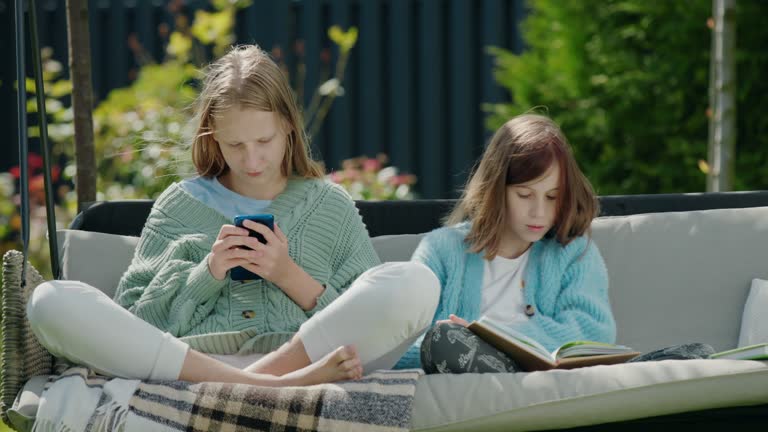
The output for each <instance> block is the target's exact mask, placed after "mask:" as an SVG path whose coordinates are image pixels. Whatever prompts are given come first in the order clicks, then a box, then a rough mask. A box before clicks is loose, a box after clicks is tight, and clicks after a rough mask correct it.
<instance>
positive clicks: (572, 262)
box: [398, 114, 616, 373]
mask: <svg viewBox="0 0 768 432" xmlns="http://www.w3.org/2000/svg"><path fill="white" fill-rule="evenodd" d="M597 214H598V202H597V198H596V196H595V194H594V192H593V190H592V187H591V186H590V184H589V181H588V180H587V179H586V178H585V177H584V175H583V174H582V173H581V171H580V170H579V167H578V165H577V164H576V161H575V160H574V157H573V154H572V152H571V149H570V147H569V145H568V142H567V141H566V139H565V136H564V135H563V133H562V132H561V131H560V128H559V127H558V126H557V125H556V124H555V123H554V122H553V121H552V120H550V119H549V118H546V117H544V116H541V115H534V114H525V115H521V116H518V117H515V118H513V119H511V120H509V121H508V122H506V123H505V124H504V125H503V126H501V128H499V130H498V131H497V132H496V133H495V134H494V136H493V138H492V139H491V141H490V144H489V145H488V147H487V148H486V150H485V152H484V154H483V156H482V159H481V160H480V162H479V165H478V166H477V168H476V169H475V171H474V173H473V174H472V176H471V177H470V180H469V182H468V184H467V186H466V188H465V190H464V192H463V195H462V197H461V199H460V200H459V202H458V203H457V205H456V207H455V209H454V210H453V212H452V213H451V214H450V215H449V216H448V217H447V219H446V222H445V225H446V226H445V227H443V228H439V229H437V230H435V231H432V232H431V233H429V234H427V235H426V236H425V237H424V239H423V240H422V241H421V243H420V244H419V246H418V248H417V249H416V251H415V252H414V255H413V258H412V260H413V261H416V262H421V263H424V264H425V265H426V266H427V267H429V268H430V269H431V270H432V271H433V272H434V273H435V275H436V276H437V278H438V279H439V280H440V285H441V294H440V302H439V305H438V308H437V311H436V313H435V316H434V318H433V321H434V323H435V325H434V326H433V327H432V328H431V329H430V330H429V331H428V332H427V333H426V335H425V336H424V337H423V338H422V340H423V341H422V340H420V341H418V342H417V343H416V344H414V345H413V346H412V347H411V349H410V350H409V351H408V353H407V354H406V355H405V356H404V357H403V359H402V360H401V361H400V362H399V364H398V366H399V367H416V366H419V365H421V366H422V367H423V368H424V369H425V371H426V372H427V373H462V372H511V371H516V370H517V367H516V365H515V364H514V362H513V361H512V360H510V359H509V358H508V357H507V356H506V355H504V354H503V353H501V352H499V351H498V350H496V349H494V348H492V347H491V346H490V345H489V344H488V343H486V342H484V341H483V340H481V339H479V338H477V337H476V336H475V335H474V334H473V333H472V332H470V331H469V330H467V329H466V328H465V327H466V326H467V325H468V323H467V320H469V321H472V320H475V319H478V318H479V317H480V316H482V315H484V316H487V317H489V318H493V319H494V320H495V321H497V322H501V323H503V324H505V325H508V326H510V327H512V328H514V329H515V330H517V331H519V332H521V333H523V334H525V335H527V336H529V337H531V338H533V339H535V340H537V341H538V342H540V343H541V344H542V345H544V346H545V347H547V348H548V349H550V350H552V349H554V348H555V347H557V346H559V345H561V344H562V343H564V342H567V341H571V340H580V339H588V340H594V341H603V342H614V339H615V337H616V325H615V322H614V319H613V315H612V313H611V307H610V303H609V300H608V275H607V272H606V268H605V264H604V262H603V259H602V257H601V256H600V252H599V251H598V249H597V247H596V246H595V244H594V243H593V242H591V241H590V239H589V227H590V223H591V222H592V219H593V218H595V217H596V216H597Z"/></svg>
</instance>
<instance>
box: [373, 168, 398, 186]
mask: <svg viewBox="0 0 768 432" xmlns="http://www.w3.org/2000/svg"><path fill="white" fill-rule="evenodd" d="M396 175H397V168H395V167H393V166H388V167H386V168H384V169H382V170H381V171H379V174H378V176H377V177H378V179H379V181H380V182H382V183H386V182H387V181H388V180H389V179H390V178H392V177H394V176H396Z"/></svg>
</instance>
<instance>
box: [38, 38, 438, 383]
mask: <svg viewBox="0 0 768 432" xmlns="http://www.w3.org/2000/svg"><path fill="white" fill-rule="evenodd" d="M196 121H197V125H198V127H197V133H196V135H195V138H194V140H193V142H192V150H191V151H192V160H193V162H194V165H195V168H196V170H197V173H198V176H197V177H194V178H190V179H186V180H184V181H182V182H180V183H175V184H173V185H171V186H170V187H168V189H167V190H165V191H164V192H163V194H162V195H161V196H160V197H159V198H158V199H157V200H156V201H155V203H154V206H153V208H152V211H151V213H150V215H149V218H148V220H147V222H146V225H145V226H144V229H143V231H142V234H141V238H140V240H139V244H138V247H137V249H136V252H135V255H134V258H133V261H132V262H131V265H130V266H129V267H128V269H127V270H126V272H125V274H124V275H123V277H122V279H121V280H120V283H119V285H118V287H117V291H116V293H115V297H114V300H113V299H110V298H109V297H107V296H106V295H105V294H103V293H102V292H101V291H100V290H98V289H97V288H94V287H91V286H89V285H87V284H84V283H81V282H76V281H52V282H48V283H45V284H43V285H41V286H39V287H38V288H37V289H36V290H35V292H34V295H33V296H32V298H31V300H30V302H29V304H28V308H27V309H28V310H27V312H28V317H29V320H30V322H31V324H32V328H33V331H34V332H35V334H36V335H37V337H38V339H39V340H40V341H41V342H42V344H43V345H44V346H45V347H46V348H48V349H49V350H50V351H51V352H52V353H53V354H54V355H57V356H61V357H64V358H66V359H69V360H70V361H73V362H75V363H79V364H84V365H87V366H89V367H91V368H94V369H96V370H97V371H100V372H102V373H104V374H107V375H113V376H119V377H124V378H140V379H167V380H175V379H180V380H185V381H195V382H200V381H218V382H235V383H248V384H256V385H265V386H283V385H309V384H316V383H322V382H329V381H336V380H342V379H353V378H359V377H360V376H361V375H362V374H363V373H364V371H368V370H373V369H377V368H388V367H391V366H392V365H394V364H395V362H396V361H397V360H398V359H399V358H400V356H401V355H402V354H403V352H405V350H406V349H407V348H408V346H409V345H411V344H412V343H413V341H414V340H415V339H416V337H418V335H419V334H420V333H421V332H423V331H424V330H425V329H426V328H427V327H428V325H429V324H430V318H431V317H432V315H433V313H434V310H435V308H436V306H437V298H438V293H439V285H438V282H437V279H436V277H435V276H434V275H433V274H432V272H431V271H430V270H429V269H428V268H427V267H426V266H424V265H423V264H419V263H393V264H384V265H379V259H378V257H377V256H376V253H375V251H374V250H373V247H372V245H371V241H370V239H369V237H368V233H367V231H366V229H365V226H364V224H363V222H362V220H361V217H360V215H359V213H358V211H357V209H356V207H355V205H354V202H353V201H352V200H351V199H350V197H349V195H348V194H346V193H345V192H344V190H343V189H341V188H340V187H339V186H337V185H335V184H332V183H330V182H328V181H325V180H324V179H323V169H322V168H321V166H320V165H319V164H318V163H317V162H315V161H313V160H312V159H311V157H310V154H309V151H308V148H309V147H308V142H307V137H306V135H305V133H304V129H303V120H302V118H301V113H300V111H299V109H298V106H297V104H296V100H295V97H294V95H293V93H292V92H291V89H290V87H289V85H288V82H287V79H286V77H285V76H284V75H283V74H282V72H281V71H280V69H279V67H278V66H277V65H276V64H275V63H274V61H272V59H271V58H270V57H269V56H268V55H267V54H266V53H265V52H264V51H262V50H261V49H260V48H258V47H256V46H243V47H237V48H234V49H232V50H231V51H230V52H229V53H228V54H226V55H225V56H224V57H222V58H221V59H219V60H218V61H216V62H215V63H213V64H212V65H211V66H210V67H209V68H208V69H207V70H206V72H205V80H204V83H203V88H202V92H201V94H200V97H199V99H198V101H197V107H196ZM256 213H270V214H272V215H274V218H275V221H276V223H275V227H274V231H272V230H270V229H269V228H267V227H265V226H264V225H260V224H257V223H254V222H250V221H246V223H245V225H244V227H236V226H234V225H233V224H232V220H233V218H234V216H235V215H238V214H256ZM249 230H252V231H255V232H257V233H259V234H261V235H262V236H264V238H265V239H266V243H265V244H262V243H259V242H258V241H257V240H256V238H254V237H250V236H249V235H248V234H249ZM235 267H243V268H245V269H247V270H249V271H251V272H252V273H254V274H256V275H258V276H260V279H254V280H248V281H236V280H232V279H231V278H230V277H229V272H230V270H231V269H233V268H235ZM414 286H416V287H418V288H419V289H418V290H417V289H414V288H413V287H414Z"/></svg>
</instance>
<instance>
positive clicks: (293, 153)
mask: <svg viewBox="0 0 768 432" xmlns="http://www.w3.org/2000/svg"><path fill="white" fill-rule="evenodd" d="M230 108H248V109H255V110H259V111H267V112H275V113H277V114H279V116H280V118H281V120H282V122H283V126H284V127H285V126H287V128H288V130H289V132H288V139H287V145H286V150H285V156H284V157H283V163H282V166H281V171H282V173H283V175H284V176H289V175H291V174H296V175H298V176H301V177H306V178H318V177H322V176H323V175H324V170H323V167H322V165H320V163H318V162H316V161H314V160H312V158H311V155H310V151H309V139H308V137H307V135H306V132H305V131H304V120H303V118H302V115H301V111H300V110H299V107H298V105H297V103H296V98H295V96H294V94H293V92H292V90H291V88H290V86H289V85H288V80H287V79H286V77H285V75H284V74H283V72H282V71H281V70H280V68H279V67H278V66H277V64H275V62H274V61H273V60H272V59H271V58H270V57H269V55H268V54H267V53H266V52H264V51H263V50H262V49H261V48H259V47H258V46H256V45H244V46H238V47H234V48H232V49H231V50H230V51H229V52H228V53H227V54H226V55H224V56H223V57H221V58H220V59H219V60H217V61H215V62H214V63H212V64H211V65H209V66H208V68H207V69H206V70H205V79H204V81H203V89H202V91H201V92H200V96H199V97H198V99H197V102H196V105H195V119H196V122H197V131H196V133H195V137H194V139H193V141H192V163H193V164H194V165H195V169H196V170H197V173H198V174H199V175H200V176H202V177H218V176H220V175H222V174H225V173H226V172H227V171H228V170H229V167H228V166H227V164H226V162H225V161H224V156H223V155H222V154H221V150H220V149H219V146H218V144H217V143H216V141H215V140H214V139H213V128H214V118H215V117H216V115H218V114H220V113H222V112H224V111H226V110H228V109H230Z"/></svg>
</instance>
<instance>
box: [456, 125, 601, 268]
mask: <svg viewBox="0 0 768 432" xmlns="http://www.w3.org/2000/svg"><path fill="white" fill-rule="evenodd" d="M555 162H556V163H558V165H559V168H560V180H559V184H558V189H559V192H558V194H557V202H556V213H555V223H554V226H553V227H552V229H550V231H549V232H548V233H547V234H546V236H549V237H555V238H556V239H557V241H558V242H560V244H562V245H566V244H568V243H569V242H570V241H571V240H573V239H574V238H575V237H578V236H581V235H584V234H585V233H589V227H590V223H591V222H592V219H594V218H595V217H596V216H597V214H598V212H599V204H598V201H597V198H596V196H595V192H594V190H593V189H592V186H591V185H590V184H589V180H587V178H586V177H585V176H584V174H583V173H582V172H581V170H580V169H579V166H578V164H577V163H576V160H575V159H574V157H573V153H572V151H571V148H570V146H569V144H568V141H567V140H566V138H565V135H563V133H562V131H560V128H559V127H558V126H557V125H556V124H555V123H554V122H553V121H552V120H550V119H549V118H547V117H545V116H542V115H537V114H523V115H520V116H517V117H515V118H513V119H511V120H509V121H507V122H506V123H504V125H502V126H501V127H500V128H499V130H497V131H496V133H495V134H494V135H493V138H491V142H490V143H489V144H488V147H487V148H486V149H485V152H484V153H483V157H482V159H480V162H479V164H478V165H477V166H476V168H475V169H474V172H473V173H472V175H471V176H470V179H469V181H468V182H467V186H466V187H465V189H464V192H463V193H462V196H461V199H460V200H459V202H458V203H457V204H456V207H455V208H454V209H453V211H452V212H451V214H450V215H448V217H447V218H446V219H445V224H446V225H454V224H456V223H459V222H463V221H465V220H469V221H471V222H472V226H471V228H470V231H469V234H467V238H466V242H467V243H468V244H469V246H470V251H472V252H475V253H477V252H480V251H485V258H486V259H493V258H494V257H495V256H496V254H497V252H498V250H499V242H500V240H501V233H502V230H501V229H500V227H503V226H504V225H505V224H506V223H507V210H506V208H507V194H506V187H507V186H509V185H516V184H522V183H527V182H529V181H531V180H535V179H537V178H539V177H541V176H542V175H544V174H546V172H547V170H548V169H549V168H550V167H551V166H552V164H553V163H555Z"/></svg>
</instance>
